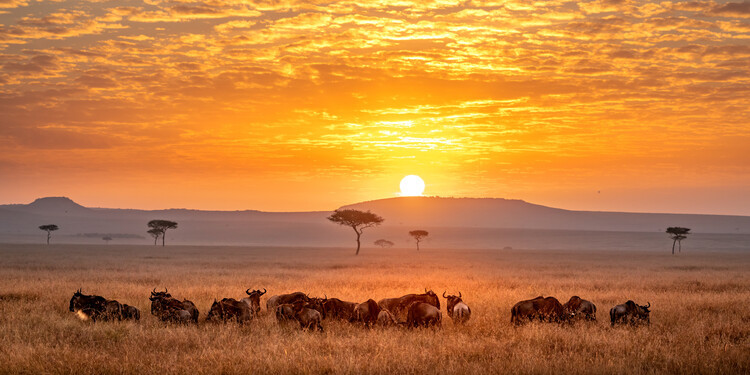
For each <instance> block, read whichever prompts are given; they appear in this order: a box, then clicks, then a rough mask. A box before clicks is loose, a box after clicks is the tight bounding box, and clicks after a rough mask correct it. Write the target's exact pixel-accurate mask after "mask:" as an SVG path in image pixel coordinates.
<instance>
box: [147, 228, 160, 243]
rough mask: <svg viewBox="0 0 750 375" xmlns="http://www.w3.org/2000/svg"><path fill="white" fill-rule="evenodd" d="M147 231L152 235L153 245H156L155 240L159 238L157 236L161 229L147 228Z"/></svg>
mask: <svg viewBox="0 0 750 375" xmlns="http://www.w3.org/2000/svg"><path fill="white" fill-rule="evenodd" d="M147 232H148V234H150V235H151V237H154V246H156V241H157V240H158V239H159V236H161V235H162V231H161V229H156V228H153V229H149V230H148V231H147Z"/></svg>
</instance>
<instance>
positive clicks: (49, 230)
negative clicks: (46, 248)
mask: <svg viewBox="0 0 750 375" xmlns="http://www.w3.org/2000/svg"><path fill="white" fill-rule="evenodd" d="M39 229H41V230H43V231H47V245H49V239H50V237H52V232H54V231H56V230H58V229H60V227H58V226H57V225H55V224H47V225H40V226H39Z"/></svg>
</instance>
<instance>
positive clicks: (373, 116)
mask: <svg viewBox="0 0 750 375" xmlns="http://www.w3.org/2000/svg"><path fill="white" fill-rule="evenodd" d="M531 4H532V2H528V1H449V0H435V1H405V0H393V1H340V2H330V1H306V2H302V1H294V0H276V1H270V0H269V1H250V0H226V1H222V0H215V1H210V0H209V1H202V2H201V1H181V0H178V1H160V0H145V1H137V0H133V1H115V0H112V1H106V0H98V1H70V0H61V1H34V0H0V66H1V67H2V69H1V70H0V203H28V202H30V201H32V200H33V199H35V198H37V197H40V196H50V195H52V196H60V195H65V196H68V197H71V198H72V199H74V200H75V201H77V202H79V203H81V204H84V205H86V206H99V207H132V208H146V209H158V208H169V207H188V208H199V209H261V210H269V211H283V210H329V209H333V208H336V207H338V206H341V205H344V204H348V203H354V202H358V201H363V200H371V199H377V198H387V197H393V196H396V193H397V192H398V191H399V181H400V180H401V178H402V177H403V176H406V175H410V174H416V175H419V176H421V177H422V178H423V179H424V180H425V182H426V184H427V188H426V190H425V194H427V195H439V196H457V197H458V196H470V197H504V198H517V199H524V200H527V201H530V202H533V203H539V204H545V205H550V206H555V207H560V208H568V209H589V210H620V211H649V212H655V211H658V212H693V213H721V214H725V213H729V214H743V215H750V110H749V108H750V2H748V1H745V2H725V1H690V2H669V1H659V2H648V1H628V0H610V1H594V2H571V1H540V2H536V3H533V5H531Z"/></svg>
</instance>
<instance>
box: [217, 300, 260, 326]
mask: <svg viewBox="0 0 750 375" xmlns="http://www.w3.org/2000/svg"><path fill="white" fill-rule="evenodd" d="M250 319H252V310H250V306H248V304H247V303H245V302H241V301H237V300H236V299H234V298H224V299H222V300H221V301H216V300H214V303H213V304H212V305H211V310H210V311H209V312H208V316H207V317H206V321H207V322H210V321H223V322H227V321H229V320H236V321H237V323H244V322H247V321H249V320H250Z"/></svg>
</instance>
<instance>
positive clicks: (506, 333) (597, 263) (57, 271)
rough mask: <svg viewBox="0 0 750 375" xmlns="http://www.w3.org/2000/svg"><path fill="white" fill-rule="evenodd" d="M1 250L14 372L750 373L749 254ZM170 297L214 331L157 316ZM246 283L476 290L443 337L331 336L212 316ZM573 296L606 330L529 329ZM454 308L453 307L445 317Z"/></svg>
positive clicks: (4, 360)
mask: <svg viewBox="0 0 750 375" xmlns="http://www.w3.org/2000/svg"><path fill="white" fill-rule="evenodd" d="M668 251H669V249H668V247H666V246H665V248H664V249H663V252H661V253H657V252H654V251H642V252H635V251H628V252H615V251H533V250H525V251H520V250H515V251H496V250H481V251H480V250H454V251H447V250H440V251H435V250H430V249H423V250H422V251H421V252H419V253H417V252H416V251H415V250H412V249H388V250H380V249H378V250H375V249H364V250H363V252H362V254H360V256H358V257H355V256H354V255H353V250H352V249H306V248H240V247H178V246H174V247H171V246H167V247H166V248H162V247H152V246H117V245H109V246H105V245H100V246H93V245H52V246H49V247H47V246H43V245H41V246H40V245H8V244H6V245H0V372H2V373H77V374H99V373H145V372H149V373H182V374H200V373H240V372H242V373H247V372H261V373H539V374H548V373H549V374H551V373H628V374H643V373H705V374H716V373H745V374H747V373H750V253H746V252H745V253H743V252H700V253H691V252H689V251H683V253H681V254H679V255H677V256H672V255H671V254H669V253H668ZM154 287H156V288H163V287H168V288H169V291H170V292H171V293H172V294H173V295H174V296H175V297H177V298H187V299H190V300H192V301H193V302H195V303H196V305H197V306H198V308H199V309H200V311H201V324H200V325H199V326H198V327H195V326H170V325H165V324H164V323H161V322H159V321H157V320H156V319H155V318H154V317H153V316H151V315H150V313H149V309H150V302H149V300H148V296H149V291H150V290H151V289H152V288H154ZM78 288H83V291H84V293H87V294H99V295H103V296H105V297H107V298H111V299H116V300H118V301H120V302H121V303H127V304H131V305H135V306H136V307H138V308H139V309H141V311H142V319H141V322H140V323H130V322H123V323H101V322H100V323H95V324H92V323H90V322H82V321H79V320H78V319H77V318H76V317H75V316H74V315H73V314H72V313H70V312H69V311H68V302H69V300H70V297H71V295H72V294H73V292H74V291H75V290H76V289H78ZM246 288H256V289H257V288H267V289H268V294H267V295H266V296H263V298H262V299H261V305H262V306H263V314H265V300H266V298H267V297H268V296H271V295H273V294H279V293H287V292H292V291H298V290H299V291H304V292H307V293H309V294H310V295H311V296H321V297H322V296H323V295H327V296H328V297H338V298H341V299H344V300H351V301H357V302H361V301H364V300H366V299H368V298H373V299H375V300H378V299H380V298H384V297H397V296H400V295H403V294H407V293H416V292H421V291H423V290H424V288H431V289H433V290H434V291H435V292H437V293H438V294H442V292H443V290H446V289H447V290H448V291H449V293H450V292H457V291H459V290H460V291H461V292H462V293H463V295H464V301H465V302H466V303H467V304H468V305H469V306H470V307H471V308H472V312H473V316H472V320H471V322H470V323H469V324H468V325H467V326H466V327H456V326H454V325H453V324H452V322H451V321H450V319H449V318H448V317H447V315H446V314H445V313H443V319H444V321H443V328H442V329H439V330H432V329H428V330H424V329H420V330H407V329H400V328H392V329H372V330H368V329H364V328H360V327H356V326H351V325H349V324H347V323H338V322H329V321H324V327H325V332H324V333H322V334H321V333H312V332H301V331H299V330H298V329H293V328H291V327H279V326H278V325H277V324H276V323H275V321H274V319H273V318H272V317H271V316H269V315H264V316H263V317H262V318H261V319H259V320H257V321H254V322H252V323H251V324H248V325H245V326H238V325H236V324H227V325H216V324H205V323H203V322H202V320H203V319H205V315H206V313H207V311H208V309H209V307H210V304H211V302H212V301H213V300H214V298H221V297H233V298H240V297H242V296H243V295H244V290H245V289H246ZM541 294H543V295H545V296H547V295H552V296H555V297H557V298H558V299H559V300H560V301H561V302H563V303H564V302H566V301H567V299H568V298H569V297H570V296H572V295H574V294H575V295H579V296H581V297H582V298H585V299H589V300H591V301H592V302H594V303H595V304H596V305H597V308H598V313H597V317H598V319H599V321H598V322H596V323H592V324H585V323H581V324H577V325H574V326H559V325H553V324H531V325H527V326H524V327H520V328H514V327H513V326H512V325H511V324H510V308H511V306H512V305H513V304H514V303H515V302H517V301H519V300H522V299H528V298H533V297H536V296H537V295H541ZM628 299H633V300H634V301H636V302H637V303H641V304H645V303H646V302H651V304H652V308H651V310H652V313H651V322H652V324H651V326H650V327H639V328H631V327H620V328H614V329H613V328H610V325H609V315H608V311H609V308H610V307H612V306H613V305H615V304H619V303H623V302H625V301H626V300H628ZM444 304H445V300H444V299H442V298H441V307H442V308H443V309H444Z"/></svg>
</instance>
